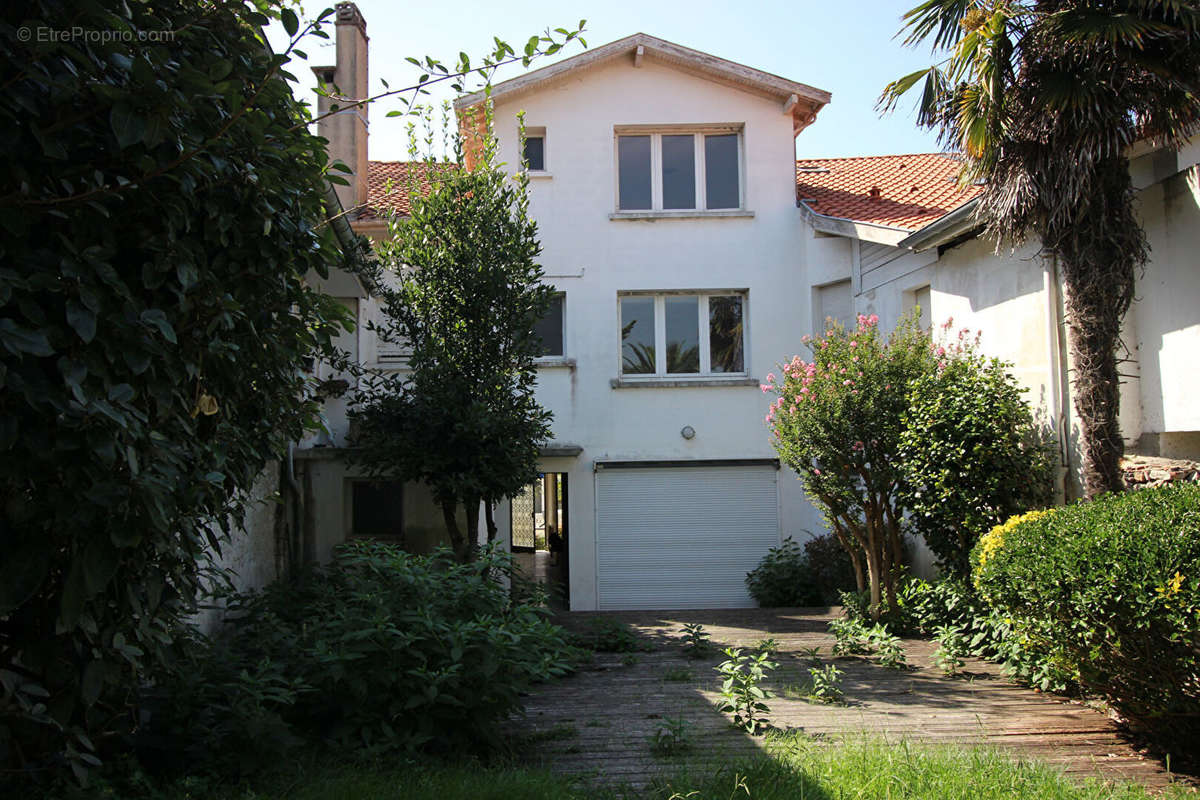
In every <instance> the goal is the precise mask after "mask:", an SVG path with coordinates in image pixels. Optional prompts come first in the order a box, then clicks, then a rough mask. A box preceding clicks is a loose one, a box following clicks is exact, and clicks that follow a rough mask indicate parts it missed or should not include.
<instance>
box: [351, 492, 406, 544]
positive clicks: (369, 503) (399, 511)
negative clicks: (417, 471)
mask: <svg viewBox="0 0 1200 800" xmlns="http://www.w3.org/2000/svg"><path fill="white" fill-rule="evenodd" d="M403 497H404V484H403V483H402V482H401V481H383V482H380V483H374V482H370V481H355V482H354V484H353V497H351V508H352V514H353V521H352V525H353V527H354V530H353V533H354V535H355V536H374V537H378V538H400V536H401V535H402V534H403V532H404V506H403V503H402V499H403Z"/></svg>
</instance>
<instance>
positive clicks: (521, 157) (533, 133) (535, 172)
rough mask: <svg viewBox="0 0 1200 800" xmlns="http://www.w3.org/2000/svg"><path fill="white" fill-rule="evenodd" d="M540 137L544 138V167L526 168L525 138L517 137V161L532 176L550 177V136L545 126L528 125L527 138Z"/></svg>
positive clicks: (526, 129)
mask: <svg viewBox="0 0 1200 800" xmlns="http://www.w3.org/2000/svg"><path fill="white" fill-rule="evenodd" d="M534 138H538V139H541V140H542V168H541V169H528V170H526V169H525V140H523V139H521V138H520V137H519V136H518V137H517V148H518V152H517V161H518V162H519V163H520V165H521V169H522V170H524V171H525V174H526V175H528V176H529V177H531V178H549V177H550V137H549V136H547V135H546V128H545V127H544V126H540V125H537V126H526V128H525V139H534Z"/></svg>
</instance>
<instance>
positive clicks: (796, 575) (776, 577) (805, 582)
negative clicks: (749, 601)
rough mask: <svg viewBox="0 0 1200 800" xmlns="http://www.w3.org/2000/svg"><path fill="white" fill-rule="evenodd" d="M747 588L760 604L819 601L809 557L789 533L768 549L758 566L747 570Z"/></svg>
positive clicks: (812, 603) (798, 604) (811, 604)
mask: <svg viewBox="0 0 1200 800" xmlns="http://www.w3.org/2000/svg"><path fill="white" fill-rule="evenodd" d="M746 588H747V589H748V590H749V591H750V596H751V597H753V598H754V600H755V602H757V603H758V604H759V606H761V607H763V608H779V607H784V606H788V607H790V606H815V605H820V603H821V596H820V593H819V592H818V590H817V587H816V584H815V582H814V580H813V573H812V570H811V569H810V567H809V560H808V557H807V556H806V555H805V553H804V551H803V550H802V549H800V545H798V544H796V542H795V540H793V539H792V538H791V537H788V538H787V539H785V540H784V542H783V544H781V545H780V546H779V547H772V548H771V549H770V550H768V551H767V554H766V555H765V556H763V560H762V561H760V562H759V564H758V566H757V567H755V568H754V569H753V570H751V571H750V572H748V573H746Z"/></svg>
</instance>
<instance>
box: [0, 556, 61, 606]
mask: <svg viewBox="0 0 1200 800" xmlns="http://www.w3.org/2000/svg"><path fill="white" fill-rule="evenodd" d="M6 547H7V552H6V553H5V554H4V558H3V559H2V560H0V618H2V617H5V616H7V615H8V614H10V613H12V612H13V611H15V610H16V609H18V608H20V606H21V604H23V603H24V602H25V601H26V600H28V599H29V598H30V597H32V596H33V594H34V593H35V592H36V591H37V590H38V588H39V587H40V586H41V585H42V581H43V580H45V578H46V574H47V573H48V572H49V570H50V549H49V548H47V547H46V546H44V544H43V543H41V542H36V541H35V542H24V543H21V544H17V545H16V546H13V545H11V544H9V545H7V546H6Z"/></svg>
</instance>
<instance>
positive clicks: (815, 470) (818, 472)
mask: <svg viewBox="0 0 1200 800" xmlns="http://www.w3.org/2000/svg"><path fill="white" fill-rule="evenodd" d="M820 474H821V470H819V469H814V470H813V475H820Z"/></svg>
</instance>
